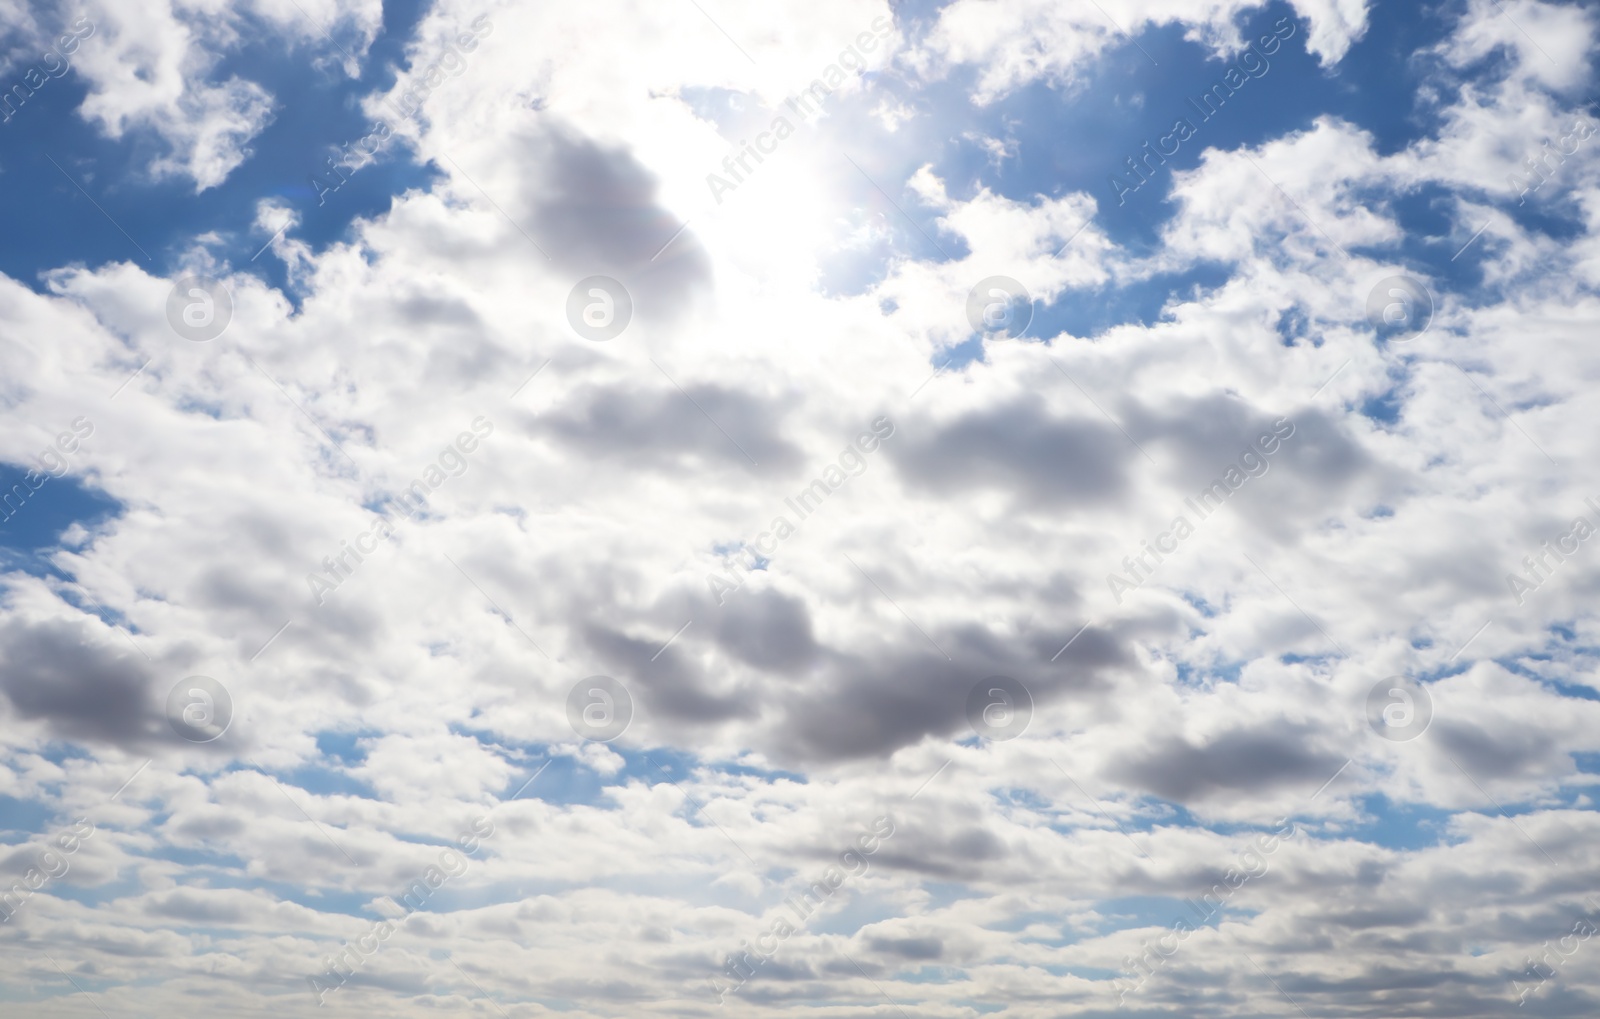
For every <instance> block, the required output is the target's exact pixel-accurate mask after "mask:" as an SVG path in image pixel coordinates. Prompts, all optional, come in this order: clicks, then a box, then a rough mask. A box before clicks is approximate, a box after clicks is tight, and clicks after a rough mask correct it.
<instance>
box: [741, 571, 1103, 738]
mask: <svg viewBox="0 0 1600 1019" xmlns="http://www.w3.org/2000/svg"><path fill="white" fill-rule="evenodd" d="M879 583H886V581H885V580H884V579H880V580H879ZM890 594H891V595H892V594H893V590H892V587H891V589H890ZM872 595H873V597H880V596H879V595H877V593H876V592H875V591H874V592H872ZM908 629H909V628H908ZM933 636H934V639H935V640H936V641H938V643H939V646H940V647H942V648H943V649H944V651H945V652H946V653H947V654H949V655H950V659H949V660H947V659H945V657H944V656H943V655H941V654H939V653H938V652H936V651H935V650H934V649H933V647H932V646H931V645H929V644H927V642H926V640H925V638H923V637H922V636H921V635H920V634H918V633H916V632H915V631H914V630H910V631H909V632H907V633H905V634H902V635H901V643H900V644H899V645H896V646H893V647H891V648H888V649H885V650H882V651H879V652H877V653H875V654H871V655H858V656H849V657H846V656H843V655H837V654H835V655H832V656H830V662H829V666H828V668H827V670H826V672H824V673H823V674H822V675H819V676H814V677H813V678H811V679H810V680H809V681H808V683H807V685H806V688H805V689H804V690H803V691H800V690H796V691H794V692H792V693H788V694H785V695H784V696H783V700H782V704H783V709H784V710H783V716H782V717H783V719H784V724H783V726H782V729H781V730H780V731H778V732H775V733H774V734H773V735H772V740H773V741H774V743H775V746H774V747H773V752H774V753H777V754H778V755H780V756H781V757H784V758H788V759H800V760H816V759H822V760H847V759H855V758H865V757H887V756H889V755H890V754H892V753H894V752H895V751H896V750H899V749H900V748H902V747H906V746H911V745H913V744H915V743H917V742H919V741H921V740H922V739H923V738H925V737H927V736H932V735H953V736H956V737H957V738H961V737H965V736H970V735H972V734H973V733H972V730H971V728H970V726H969V724H968V722H967V716H966V704H967V695H968V694H969V693H970V692H971V690H972V687H973V685H974V684H976V683H978V682H979V681H980V680H982V679H983V678H984V677H986V676H994V675H1003V676H1009V677H1011V678H1013V679H1015V680H1017V681H1018V682H1020V683H1022V684H1023V686H1025V687H1026V688H1027V689H1028V692H1029V694H1030V696H1031V697H1032V698H1033V703H1034V708H1035V710H1036V711H1037V710H1038V708H1039V707H1040V706H1041V705H1045V704H1050V703H1052V702H1054V701H1056V700H1059V699H1061V698H1063V697H1065V696H1067V695H1068V694H1070V693H1074V692H1076V693H1079V694H1092V693H1096V692H1098V691H1100V690H1103V689H1105V688H1106V683H1107V680H1106V679H1105V678H1104V675H1103V674H1104V673H1105V672H1106V671H1107V670H1110V669H1112V668H1115V667H1118V666H1121V665H1125V664H1127V663H1128V661H1129V659H1128V658H1127V655H1126V652H1125V651H1124V650H1123V649H1122V647H1121V646H1120V645H1119V644H1118V642H1117V641H1116V640H1115V639H1114V638H1113V637H1112V636H1111V635H1110V634H1107V633H1105V632H1104V631H1099V630H1088V631H1085V632H1084V633H1083V634H1082V635H1080V636H1079V638H1078V639H1077V640H1076V641H1073V643H1072V647H1071V648H1069V649H1067V651H1066V652H1065V653H1063V654H1062V655H1061V657H1060V658H1059V659H1058V660H1057V661H1055V662H1050V660H1049V659H1050V656H1051V655H1053V654H1054V653H1055V652H1056V651H1058V650H1059V649H1060V644H1054V646H1051V644H1052V642H1049V641H1042V640H1039V641H1034V642H1032V643H1031V644H1028V643H1023V642H1007V641H1001V640H997V639H996V638H995V637H994V636H993V635H992V634H990V633H989V632H988V631H987V630H984V629H982V628H980V627H976V626H968V627H963V628H960V629H954V630H950V631H948V632H940V633H935V634H934V635H933ZM908 642H909V643H908ZM1047 649H1048V650H1047Z"/></svg>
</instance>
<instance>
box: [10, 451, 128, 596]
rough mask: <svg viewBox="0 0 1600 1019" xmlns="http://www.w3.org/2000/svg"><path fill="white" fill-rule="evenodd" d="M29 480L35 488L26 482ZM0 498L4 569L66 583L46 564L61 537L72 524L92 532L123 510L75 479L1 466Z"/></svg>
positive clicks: (62, 576)
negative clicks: (1, 502)
mask: <svg viewBox="0 0 1600 1019" xmlns="http://www.w3.org/2000/svg"><path fill="white" fill-rule="evenodd" d="M30 472H32V473H31V474H30ZM30 476H31V477H32V478H33V483H34V484H37V485H38V487H37V488H33V487H31V486H30V485H29V483H28V482H27V481H26V480H25V479H26V478H28V477H30ZM41 478H42V479H43V480H42V481H41V480H40V479H41ZM0 496H3V497H4V498H3V502H4V505H3V507H0V568H3V569H5V570H21V571H22V572H24V573H28V574H30V575H32V576H35V577H54V578H56V579H68V578H67V575H66V574H65V573H64V572H62V571H61V570H60V569H58V568H57V567H56V566H55V564H54V563H52V562H51V561H50V559H49V558H48V553H49V552H51V551H52V550H54V549H56V548H59V547H60V539H61V536H62V535H63V534H64V533H65V532H66V531H67V530H68V529H69V528H70V527H71V526H72V525H73V524H81V525H82V526H83V527H84V528H85V529H86V530H90V531H93V530H94V529H96V528H98V527H100V526H101V525H103V524H104V523H105V522H106V521H107V520H109V519H111V518H112V517H114V516H118V515H120V514H121V512H122V511H123V509H124V507H123V505H122V504H121V503H120V502H118V501H117V500H116V499H114V498H112V497H111V496H109V495H107V494H105V493H104V492H101V491H100V490H98V489H96V488H94V487H92V486H91V485H89V484H87V483H86V482H85V481H83V480H82V479H80V478H78V477H75V476H74V475H71V474H63V475H62V476H61V477H58V478H52V477H49V476H48V475H45V474H42V473H39V472H37V471H35V470H34V469H33V467H32V466H31V465H20V464H9V463H0Z"/></svg>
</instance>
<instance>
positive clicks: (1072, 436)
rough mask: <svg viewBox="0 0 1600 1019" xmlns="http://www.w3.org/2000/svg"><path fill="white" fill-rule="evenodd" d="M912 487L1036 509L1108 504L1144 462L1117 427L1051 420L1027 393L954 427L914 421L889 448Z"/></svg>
mask: <svg viewBox="0 0 1600 1019" xmlns="http://www.w3.org/2000/svg"><path fill="white" fill-rule="evenodd" d="M884 448H885V449H886V450H887V451H888V454H889V459H890V460H891V462H893V463H894V465H895V469H896V470H897V471H899V473H900V475H901V477H903V478H904V479H905V480H906V481H907V482H908V483H909V484H911V485H913V486H914V487H917V488H921V489H923V490H925V491H929V492H933V493H935V494H939V495H959V494H962V493H967V492H972V491H976V490H984V489H988V490H998V491H1002V492H1009V493H1012V494H1014V495H1015V496H1017V498H1018V499H1019V500H1021V501H1022V502H1024V503H1026V504H1028V505H1030V506H1034V507H1047V506H1050V507H1054V506H1065V505H1074V504H1105V503H1108V502H1112V501H1114V500H1116V499H1117V498H1118V497H1119V496H1121V495H1122V494H1123V492H1124V491H1125V490H1126V488H1127V469H1128V463H1129V458H1130V457H1137V456H1138V455H1139V453H1138V451H1137V450H1136V449H1134V448H1133V446H1132V444H1131V443H1129V442H1128V440H1127V438H1126V437H1124V436H1123V435H1122V434H1121V433H1120V432H1118V431H1117V430H1116V428H1114V427H1113V426H1112V425H1110V424H1109V423H1107V422H1105V421H1103V420H1098V419H1089V418H1082V417H1059V416H1056V415H1054V414H1051V413H1050V412H1049V410H1048V409H1047V408H1046V407H1045V402H1044V400H1043V399H1042V398H1040V397H1038V396H1035V395H1031V394H1030V395H1027V396H1024V397H1021V398H1018V399H1017V400H1015V401H1014V402H1012V403H1009V404H1007V405H1005V406H1001V407H994V408H986V409H984V410H978V411H973V412H970V413H967V414H964V415H962V416H960V417H957V418H955V419H954V420H952V421H948V422H940V423H934V422H930V421H929V420H928V419H925V418H923V419H916V418H913V419H910V420H906V421H904V422H900V423H898V428H897V431H896V433H895V437H894V439H893V441H891V442H888V443H885V444H884Z"/></svg>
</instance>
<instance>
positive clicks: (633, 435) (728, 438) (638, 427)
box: [531, 378, 801, 473]
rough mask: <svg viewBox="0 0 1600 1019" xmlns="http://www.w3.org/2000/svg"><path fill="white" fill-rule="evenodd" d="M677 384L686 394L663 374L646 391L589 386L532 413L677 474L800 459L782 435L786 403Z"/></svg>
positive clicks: (605, 449)
mask: <svg viewBox="0 0 1600 1019" xmlns="http://www.w3.org/2000/svg"><path fill="white" fill-rule="evenodd" d="M677 381H678V382H679V383H680V384H681V385H682V386H683V389H682V390H681V391H680V390H679V389H678V388H677V386H675V385H672V384H671V383H669V382H668V381H667V380H666V379H664V378H663V379H659V382H660V383H661V384H660V385H658V386H652V387H651V388H648V389H642V388H639V389H636V388H625V387H621V386H607V387H590V388H586V389H583V390H580V391H579V392H576V393H574V394H572V396H571V398H570V399H569V400H568V401H567V402H565V403H564V404H562V405H561V406H559V407H557V408H555V409H553V410H552V411H550V412H549V413H547V414H543V415H540V416H538V417H536V418H534V419H533V424H532V426H531V427H532V429H533V431H534V432H535V433H538V434H544V435H547V436H550V437H552V438H555V439H558V440H559V441H560V442H561V443H563V444H564V445H566V446H569V447H571V448H573V449H577V450H580V451H582V452H583V453H586V454H588V455H589V456H592V457H595V458H597V459H605V460H620V461H622V462H623V463H626V464H627V465H629V466H632V467H641V468H648V469H653V470H659V471H667V472H672V473H678V472H681V471H683V470H685V469H688V468H691V467H693V466H695V465H697V464H701V463H716V464H726V465H731V466H736V467H739V468H741V469H742V470H747V471H758V470H759V471H762V472H767V471H772V470H780V471H788V470H791V469H793V468H795V467H796V466H798V465H799V464H800V460H801V456H800V450H799V449H798V448H797V447H796V446H794V445H793V444H792V443H791V442H789V441H788V440H787V439H786V438H784V436H783V435H782V433H781V427H782V417H783V412H784V410H785V408H784V407H781V406H774V405H773V404H771V403H767V402H763V401H762V400H760V399H758V398H756V397H754V396H751V395H750V394H748V393H743V392H739V391H736V390H732V389H725V388H723V387H721V386H717V385H713V384H708V383H693V382H687V381H684V380H682V379H679V380H677ZM724 433H726V434H724ZM746 454H748V457H747V456H746ZM751 460H754V461H755V464H752V463H751Z"/></svg>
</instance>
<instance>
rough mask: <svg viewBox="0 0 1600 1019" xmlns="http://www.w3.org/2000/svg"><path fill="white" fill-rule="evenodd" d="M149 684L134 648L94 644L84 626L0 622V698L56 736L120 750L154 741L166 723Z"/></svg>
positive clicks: (145, 668) (148, 671) (152, 683)
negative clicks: (44, 725) (45, 726)
mask: <svg viewBox="0 0 1600 1019" xmlns="http://www.w3.org/2000/svg"><path fill="white" fill-rule="evenodd" d="M179 678H181V677H179ZM155 686H156V682H155V677H154V675H153V670H152V669H151V668H150V667H149V665H148V663H147V662H145V661H144V660H143V659H142V658H140V657H139V656H138V655H137V654H135V653H134V651H133V649H132V648H124V649H120V650H119V649H117V648H115V647H112V646H109V645H105V644H101V643H99V642H98V641H97V640H96V639H95V638H94V637H93V636H92V635H91V634H90V633H89V628H88V626H87V624H83V623H68V622H64V621H59V620H49V621H45V622H39V623H32V624H30V623H26V622H22V621H20V620H15V619H13V620H10V621H7V622H6V623H4V624H0V693H4V694H5V697H6V699H7V700H8V701H10V703H11V708H12V710H13V711H15V712H16V714H17V715H18V716H20V717H21V718H24V719H27V720H29V721H36V720H43V721H45V722H46V723H47V724H48V725H49V727H50V730H51V732H52V734H53V735H55V736H58V737H64V738H67V739H76V740H85V741H89V742H97V743H114V744H118V745H121V746H130V745H134V744H141V743H144V742H146V741H149V740H150V739H152V738H157V737H159V736H160V735H161V730H162V729H165V728H166V722H165V720H164V718H163V717H162V715H161V714H160V710H161V709H160V707H159V706H158V705H157V704H156V693H155V689H154V688H155ZM167 735H169V736H173V734H172V733H170V731H169V732H168V733H167ZM173 738H174V739H175V738H176V737H175V736H173Z"/></svg>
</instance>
